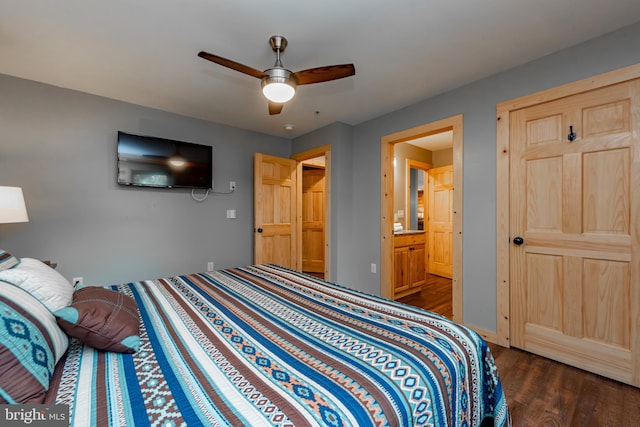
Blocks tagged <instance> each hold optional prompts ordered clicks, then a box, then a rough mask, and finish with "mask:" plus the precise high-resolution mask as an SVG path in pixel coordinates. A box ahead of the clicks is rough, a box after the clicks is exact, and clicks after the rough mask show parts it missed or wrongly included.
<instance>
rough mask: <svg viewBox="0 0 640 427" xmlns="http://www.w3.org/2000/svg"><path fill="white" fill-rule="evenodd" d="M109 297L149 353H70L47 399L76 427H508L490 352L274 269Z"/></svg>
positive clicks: (453, 327) (173, 282)
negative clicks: (116, 299)
mask: <svg viewBox="0 0 640 427" xmlns="http://www.w3.org/2000/svg"><path fill="white" fill-rule="evenodd" d="M112 288H113V289H116V290H118V291H120V292H123V293H125V294H127V295H130V296H132V297H133V298H134V299H135V300H136V302H137V303H138V307H139V311H140V316H141V319H142V324H141V327H140V333H141V339H142V341H141V346H140V349H139V351H138V352H137V353H135V354H119V353H110V352H102V351H97V350H94V349H92V348H90V347H88V346H84V345H83V344H81V343H79V342H77V341H75V340H74V341H72V345H71V346H70V348H69V350H68V352H67V355H66V356H65V358H64V359H62V360H61V362H60V363H59V364H58V366H57V368H56V375H54V382H53V384H52V387H51V389H50V390H49V396H48V399H49V401H50V402H53V401H55V402H56V403H62V404H67V405H69V406H70V414H71V424H72V425H74V426H129V425H131V426H133V425H135V426H142V425H153V426H180V425H185V426H201V425H202V426H267V425H269V426H271V425H273V426H314V425H318V426H369V425H378V426H480V425H481V424H482V423H483V420H485V418H492V419H494V421H495V425H496V426H508V425H510V416H509V411H508V408H507V405H506V402H505V398H504V394H503V391H502V386H501V384H500V380H499V377H498V373H497V371H496V367H495V365H494V362H493V357H492V355H491V352H490V350H489V348H488V347H487V345H486V343H485V342H484V341H483V340H482V339H481V338H480V337H479V336H478V335H477V334H476V333H474V332H473V331H471V330H469V329H468V328H466V327H464V326H461V325H459V324H456V323H453V322H451V321H449V320H447V319H445V318H443V317H441V316H439V315H436V314H433V313H429V312H426V311H423V310H420V309H417V308H412V307H409V306H405V305H403V304H400V303H395V302H390V301H388V300H384V299H382V298H378V297H375V296H371V295H366V294H364V293H360V292H357V291H354V290H350V289H347V288H344V287H340V286H337V285H334V284H330V283H327V282H325V281H322V280H319V279H315V278H312V277H309V276H306V275H304V274H300V273H296V272H292V271H290V270H287V269H283V268H280V267H277V266H273V265H259V266H249V267H243V268H235V269H226V270H220V271H216V272H213V273H201V274H192V275H185V276H179V277H172V278H165V279H158V280H149V281H141V282H136V283H129V284H122V285H115V286H113V287H112ZM485 423H486V420H485ZM484 425H492V424H491V423H489V424H484Z"/></svg>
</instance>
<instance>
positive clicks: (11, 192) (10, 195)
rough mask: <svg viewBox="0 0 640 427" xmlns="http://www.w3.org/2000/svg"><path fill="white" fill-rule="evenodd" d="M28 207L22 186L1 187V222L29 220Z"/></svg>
mask: <svg viewBox="0 0 640 427" xmlns="http://www.w3.org/2000/svg"><path fill="white" fill-rule="evenodd" d="M28 221H29V216H28V215H27V207H26V205H25V204H24V196H23V195H22V188H20V187H0V223H1V224H8V223H12V222H28Z"/></svg>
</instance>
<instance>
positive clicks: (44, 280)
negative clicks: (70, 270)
mask: <svg viewBox="0 0 640 427" xmlns="http://www.w3.org/2000/svg"><path fill="white" fill-rule="evenodd" d="M0 280H2V281H3V282H7V283H11V284H12V285H15V286H18V287H19V288H22V289H24V290H25V291H27V292H29V293H30V294H31V295H33V296H34V297H35V298H37V299H38V300H40V302H41V303H42V304H44V305H45V306H46V307H47V308H48V309H49V310H50V311H51V312H52V313H53V312H55V311H57V310H60V309H61V308H64V307H67V306H68V305H69V304H71V300H72V299H73V285H71V283H69V281H68V280H67V279H65V278H64V276H62V275H61V274H60V273H58V272H57V271H55V270H54V269H53V268H51V267H49V266H47V265H45V264H44V263H42V262H41V261H38V260H37V259H32V258H21V259H20V264H18V265H17V266H16V267H14V268H11V269H9V270H3V271H0Z"/></svg>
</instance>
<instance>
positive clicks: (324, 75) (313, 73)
mask: <svg viewBox="0 0 640 427" xmlns="http://www.w3.org/2000/svg"><path fill="white" fill-rule="evenodd" d="M355 74H356V68H355V67H354V66H353V64H340V65H329V66H326V67H317V68H309V69H308V70H303V71H298V72H297V73H293V76H294V77H295V79H296V83H298V85H308V84H311V83H321V82H328V81H331V80H337V79H342V78H345V77H349V76H353V75H355Z"/></svg>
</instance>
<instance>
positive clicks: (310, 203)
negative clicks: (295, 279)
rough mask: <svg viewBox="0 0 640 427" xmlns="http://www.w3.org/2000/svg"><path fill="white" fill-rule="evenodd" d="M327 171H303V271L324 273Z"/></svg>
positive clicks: (319, 169) (307, 169)
mask: <svg viewBox="0 0 640 427" xmlns="http://www.w3.org/2000/svg"><path fill="white" fill-rule="evenodd" d="M324 186H325V169H324V168H316V167H304V168H303V171H302V271H305V272H309V273H324V252H325V250H324V249H325V248H324V212H325V208H324V200H325V196H324V192H325V189H324Z"/></svg>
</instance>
